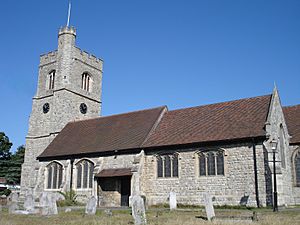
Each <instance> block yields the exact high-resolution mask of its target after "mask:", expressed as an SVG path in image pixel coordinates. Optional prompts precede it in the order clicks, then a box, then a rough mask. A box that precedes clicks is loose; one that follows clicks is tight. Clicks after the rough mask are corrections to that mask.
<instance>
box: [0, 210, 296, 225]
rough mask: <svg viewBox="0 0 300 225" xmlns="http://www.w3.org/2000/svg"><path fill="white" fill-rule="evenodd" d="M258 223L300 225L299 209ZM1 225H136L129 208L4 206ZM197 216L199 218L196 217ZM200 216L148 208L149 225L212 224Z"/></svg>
mask: <svg viewBox="0 0 300 225" xmlns="http://www.w3.org/2000/svg"><path fill="white" fill-rule="evenodd" d="M255 211H256V212H257V215H258V219H259V221H258V222H253V223H252V224H258V225H279V224H282V225H296V224H300V210H297V209H296V210H286V211H280V212H278V213H273V212H272V210H270V209H262V210H259V209H256V210H255ZM0 214H1V215H0V224H1V225H27V224H28V225H56V224H59V225H65V224H70V225H129V224H134V223H133V219H132V216H131V215H130V210H113V215H112V216H111V217H110V216H107V215H106V214H105V213H104V211H103V210H97V213H96V215H94V216H85V215H84V210H83V209H82V210H77V211H72V212H69V213H65V212H59V215H56V216H51V217H42V216H40V215H10V214H8V212H7V210H6V209H4V210H3V211H2V212H1V213H0ZM251 215H252V211H251V210H237V209H232V210H224V209H216V216H217V217H218V216H219V217H224V216H225V217H231V216H251ZM197 217H198V218H197ZM199 217H205V212H204V211H203V210H201V209H199V210H190V211H188V210H178V211H169V210H166V209H162V210H161V209H150V210H148V211H147V221H148V225H161V224H164V225H196V224H197V225H202V224H212V223H210V222H208V221H206V220H203V219H201V218H199ZM213 224H236V225H242V224H245V222H244V221H240V222H232V223H230V222H226V223H225V221H220V220H217V221H214V223H213Z"/></svg>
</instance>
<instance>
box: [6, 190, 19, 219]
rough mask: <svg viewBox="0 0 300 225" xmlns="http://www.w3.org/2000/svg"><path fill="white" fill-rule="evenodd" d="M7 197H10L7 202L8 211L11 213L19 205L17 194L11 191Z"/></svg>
mask: <svg viewBox="0 0 300 225" xmlns="http://www.w3.org/2000/svg"><path fill="white" fill-rule="evenodd" d="M9 199H10V202H9V204H8V213H10V214H12V213H15V211H16V210H18V209H19V207H18V200H19V195H18V194H17V193H15V192H12V193H11V194H10V196H9Z"/></svg>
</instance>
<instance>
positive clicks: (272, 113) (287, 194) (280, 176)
mask: <svg viewBox="0 0 300 225" xmlns="http://www.w3.org/2000/svg"><path fill="white" fill-rule="evenodd" d="M266 133H267V137H268V140H266V141H265V142H264V147H265V149H266V151H267V156H266V157H267V158H268V164H269V172H270V173H271V183H272V185H271V186H272V187H271V188H272V192H273V191H274V179H273V150H272V147H271V141H272V140H275V141H276V142H277V148H276V153H275V156H276V159H275V161H276V181H277V193H278V205H289V204H292V202H293V197H292V176H291V174H292V171H291V160H290V157H289V138H290V137H289V134H288V130H287V125H286V123H285V119H284V115H283V111H282V106H281V103H280V99H279V95H278V92H277V89H276V88H275V89H274V92H273V95H272V100H271V103H270V110H269V115H268V118H267V123H266ZM280 133H282V134H283V136H284V138H283V142H282V143H281V141H280Z"/></svg>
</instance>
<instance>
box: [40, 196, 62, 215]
mask: <svg viewBox="0 0 300 225" xmlns="http://www.w3.org/2000/svg"><path fill="white" fill-rule="evenodd" d="M40 207H41V214H42V215H43V216H51V215H57V214H58V211H57V205H56V197H55V195H53V194H52V193H48V192H43V193H42V194H41V196H40Z"/></svg>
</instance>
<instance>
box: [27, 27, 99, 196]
mask: <svg viewBox="0 0 300 225" xmlns="http://www.w3.org/2000/svg"><path fill="white" fill-rule="evenodd" d="M75 38H76V31H75V29H74V28H71V27H64V28H61V29H60V31H59V37H58V50H57V51H53V52H49V53H47V54H44V55H41V57H40V65H39V79H38V87H37V92H36V94H35V96H34V98H33V103H32V112H31V115H30V119H29V129H28V135H27V137H26V151H25V161H24V164H23V166H22V175H21V194H24V193H25V190H26V189H28V188H31V189H32V188H33V189H35V191H36V192H41V191H42V190H43V185H41V184H40V182H41V181H40V180H43V179H42V178H41V177H38V174H41V173H40V172H37V171H40V168H39V165H40V164H39V163H38V161H37V160H36V157H37V156H38V155H39V154H41V153H42V152H43V151H44V150H45V148H46V147H47V146H48V145H49V143H50V142H51V141H52V140H53V138H54V136H55V135H57V134H58V133H59V132H60V131H61V129H62V128H63V127H64V126H65V125H66V124H67V123H68V122H71V121H74V120H79V119H89V118H94V117H97V116H99V115H100V114H101V89H102V84H101V83H102V67H103V65H102V63H103V62H102V60H100V59H96V58H95V57H94V56H88V54H87V53H81V51H80V50H78V48H77V47H76V46H75ZM53 70H55V71H56V73H55V80H54V89H50V90H49V73H50V72H51V71H53ZM83 72H88V73H89V74H90V75H91V77H92V82H91V83H92V84H91V89H90V91H87V90H82V87H81V78H82V73H83ZM45 103H48V104H49V105H50V108H49V112H47V113H44V112H43V105H44V104H45ZM81 103H85V104H86V105H87V112H86V114H82V113H81V112H80V108H79V107H80V104H81Z"/></svg>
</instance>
